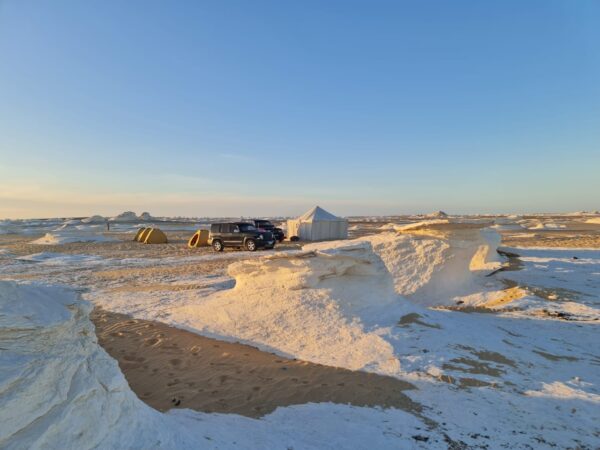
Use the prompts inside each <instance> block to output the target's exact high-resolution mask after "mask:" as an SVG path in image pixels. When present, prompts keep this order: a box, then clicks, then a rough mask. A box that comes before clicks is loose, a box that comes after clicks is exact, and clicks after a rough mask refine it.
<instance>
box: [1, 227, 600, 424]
mask: <svg viewBox="0 0 600 450" xmlns="http://www.w3.org/2000/svg"><path fill="white" fill-rule="evenodd" d="M363 225H364V226H362V227H360V230H358V231H357V232H356V233H355V235H356V236H359V235H366V234H374V233H377V232H380V231H379V230H378V228H379V227H380V226H381V225H383V223H368V224H363ZM111 234H112V233H109V234H108V235H111ZM189 235H190V233H183V232H182V233H169V239H170V242H169V244H165V245H142V244H139V243H136V242H133V241H131V240H130V239H129V236H124V235H123V234H116V233H115V234H114V237H116V238H118V239H119V240H118V241H117V242H111V243H74V244H66V245H58V246H53V245H49V246H39V245H34V244H31V243H30V242H31V241H32V240H33V239H35V238H37V237H39V236H20V235H0V247H2V248H5V249H7V250H8V251H9V252H10V253H11V254H13V255H15V256H24V255H29V254H34V253H39V252H58V253H63V254H64V253H66V254H85V255H97V256H101V257H103V258H115V259H123V258H167V257H168V258H174V261H178V262H176V263H173V264H169V265H166V266H153V265H150V266H140V267H118V266H115V267H109V268H106V269H102V270H96V269H94V270H90V269H85V268H82V269H81V270H77V271H70V272H68V273H65V271H64V270H62V269H60V268H57V269H56V272H53V270H55V269H47V270H46V272H44V273H43V276H44V277H46V278H47V277H49V276H50V277H52V276H54V275H55V276H56V280H57V281H58V282H63V283H67V284H75V285H79V286H81V287H83V288H85V287H86V286H93V287H94V288H96V289H109V290H110V289H116V290H125V291H132V292H137V293H139V292H144V291H165V293H167V294H168V292H169V291H177V290H182V289H197V288H198V283H199V282H200V281H198V280H200V279H201V278H202V277H204V279H205V277H206V276H220V275H225V273H226V268H227V266H228V265H229V264H230V263H231V262H233V261H235V260H239V259H240V258H245V257H248V256H247V255H248V252H237V251H234V250H227V251H226V252H224V254H223V255H222V257H220V258H218V259H214V260H213V259H210V260H206V261H190V262H186V260H185V258H186V257H189V256H199V255H211V254H212V250H211V249H210V248H200V249H189V248H187V246H186V242H187V238H188V237H189ZM502 235H503V242H502V245H504V246H508V247H513V246H518V247H570V248H600V225H589V224H583V223H579V222H578V223H573V224H570V226H568V227H567V228H566V229H561V230H535V231H534V230H522V231H520V230H519V231H506V232H502ZM298 247H299V246H298V245H297V244H294V243H285V244H284V245H279V246H278V247H277V251H281V250H289V249H294V248H298ZM178 258H181V260H179V259H178ZM179 261H181V262H179ZM1 262H2V261H0V264H1ZM38 277H40V273H38V272H37V271H35V270H32V271H26V270H23V272H22V273H7V274H6V275H4V276H1V277H0V278H13V279H14V278H22V279H36V278H38ZM182 279H183V280H182ZM186 280H187V281H186ZM201 281H202V280H201ZM175 282H176V283H175ZM202 282H204V281H202ZM507 288H508V289H507V295H508V296H509V297H510V299H512V297H513V296H515V295H516V294H515V292H514V290H515V287H514V286H507ZM511 289H512V290H511ZM92 318H93V321H94V323H95V325H96V329H97V335H98V339H99V343H100V344H101V345H102V346H103V347H104V348H105V349H106V350H107V352H108V353H109V354H110V355H111V356H112V357H114V358H115V359H116V360H117V361H118V362H119V365H120V367H121V370H122V371H123V373H124V375H125V377H126V378H127V380H128V382H129V384H130V386H131V388H132V389H133V391H134V392H136V394H137V395H138V396H139V397H140V398H141V399H142V400H143V401H145V402H146V403H148V404H149V405H151V406H153V407H154V408H156V409H159V410H161V411H165V410H168V409H170V408H173V407H175V408H191V409H195V410H199V411H206V412H223V413H238V414H242V415H246V416H252V417H258V416H263V415H265V414H267V413H269V412H271V411H273V410H274V409H275V408H277V407H278V406H286V405H293V404H303V403H308V402H325V401H329V402H335V403H345V404H352V405H361V406H382V407H396V408H399V409H403V410H407V411H412V412H418V409H419V405H417V404H415V403H414V402H412V401H411V400H410V399H409V398H408V397H407V396H406V395H405V394H404V393H403V391H406V390H407V389H411V388H412V386H411V385H410V384H409V383H406V382H403V381H400V380H397V379H394V378H389V377H382V376H378V375H375V374H368V373H364V372H352V371H349V370H344V369H338V368H333V367H326V366H322V365H318V364H312V363H307V362H304V361H297V360H288V359H285V358H282V357H279V356H276V355H273V354H270V353H266V352H262V351H259V350H257V349H256V348H253V347H249V346H246V345H241V344H235V343H227V342H222V341H218V340H215V339H210V338H206V337H203V336H200V335H197V334H194V333H191V332H187V331H185V330H180V329H177V328H173V327H170V326H168V325H164V324H161V323H157V322H148V321H143V320H138V319H131V318H129V317H127V316H123V315H119V314H115V313H111V312H108V311H100V310H96V311H95V312H94V314H93V316H92ZM468 382H469V380H468V379H466V381H465V383H466V385H467V386H468V385H469V384H468Z"/></svg>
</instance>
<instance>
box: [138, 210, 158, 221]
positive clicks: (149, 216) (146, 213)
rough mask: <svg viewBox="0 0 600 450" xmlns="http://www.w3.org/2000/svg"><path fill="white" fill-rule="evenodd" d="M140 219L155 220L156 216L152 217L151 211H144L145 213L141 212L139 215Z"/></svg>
mask: <svg viewBox="0 0 600 450" xmlns="http://www.w3.org/2000/svg"><path fill="white" fill-rule="evenodd" d="M138 219H140V220H154V217H152V216H151V215H150V213H149V212H146V211H144V212H143V213H141V214H140V215H139V216H138Z"/></svg>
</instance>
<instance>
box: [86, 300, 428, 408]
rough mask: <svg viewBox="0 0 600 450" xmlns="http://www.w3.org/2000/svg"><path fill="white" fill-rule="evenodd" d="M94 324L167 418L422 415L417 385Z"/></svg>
mask: <svg viewBox="0 0 600 450" xmlns="http://www.w3.org/2000/svg"><path fill="white" fill-rule="evenodd" d="M92 320H93V322H94V324H95V326H96V334H97V336H98V341H99V343H100V345H102V347H104V348H105V350H106V351H107V352H108V353H109V354H110V355H111V356H112V357H113V358H115V359H116V360H117V361H118V362H119V366H120V367H121V370H122V372H123V373H124V374H125V377H126V378H127V381H128V383H129V385H130V387H131V389H132V390H133V391H134V392H135V393H136V394H137V396H138V397H139V398H140V399H142V400H143V401H145V402H146V403H148V404H149V405H150V406H152V407H154V408H156V409H158V410H160V411H166V410H169V409H171V408H191V409H195V410H198V411H205V412H219V413H236V414H241V415H245V416H251V417H259V416H263V415H265V414H268V413H270V412H272V411H273V410H275V409H276V408H277V407H278V406H287V405H295V404H304V403H319V402H333V403H343V404H351V405H356V406H381V407H394V408H397V409H402V410H406V411H410V412H414V413H418V411H419V406H418V405H417V404H416V403H414V402H412V401H411V400H410V399H409V398H408V397H407V396H406V395H405V394H404V393H403V391H405V390H407V389H412V388H413V387H412V385H411V384H409V383H407V382H404V381H401V380H398V379H396V378H392V377H385V376H380V375H376V374H372V373H366V372H354V371H351V370H346V369H339V368H334V367H328V366H323V365H320V364H313V363H309V362H305V361H299V360H295V359H294V360H291V359H285V358H282V357H280V356H277V355H274V354H271V353H267V352H263V351H259V350H257V349H256V348H254V347H250V346H248V345H242V344H236V343H228V342H223V341H219V340H216V339H210V338H207V337H203V336H200V335H198V334H195V333H191V332H189V331H185V330H180V329H177V328H173V327H170V326H167V325H165V324H162V323H158V322H150V321H145V320H138V319H132V318H130V317H128V316H125V315H122V314H116V313H112V312H108V311H102V310H98V309H96V310H95V311H94V313H93V314H92Z"/></svg>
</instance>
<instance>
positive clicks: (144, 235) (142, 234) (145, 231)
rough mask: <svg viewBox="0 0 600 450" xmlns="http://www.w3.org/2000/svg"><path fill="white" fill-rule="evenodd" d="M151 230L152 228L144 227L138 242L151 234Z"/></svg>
mask: <svg viewBox="0 0 600 450" xmlns="http://www.w3.org/2000/svg"><path fill="white" fill-rule="evenodd" d="M150 231H152V228H144V231H142V232H141V233H140V236H139V237H138V242H144V241H145V240H146V238H147V237H148V235H149V234H150Z"/></svg>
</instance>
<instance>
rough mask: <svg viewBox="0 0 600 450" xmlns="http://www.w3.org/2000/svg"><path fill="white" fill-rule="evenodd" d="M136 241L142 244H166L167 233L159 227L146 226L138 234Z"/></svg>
mask: <svg viewBox="0 0 600 450" xmlns="http://www.w3.org/2000/svg"><path fill="white" fill-rule="evenodd" d="M138 242H142V243H143V244H166V243H167V242H168V240H167V235H166V234H165V233H163V232H162V231H161V230H160V228H146V229H145V230H144V231H143V232H142V233H141V234H140V237H139V239H138Z"/></svg>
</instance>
